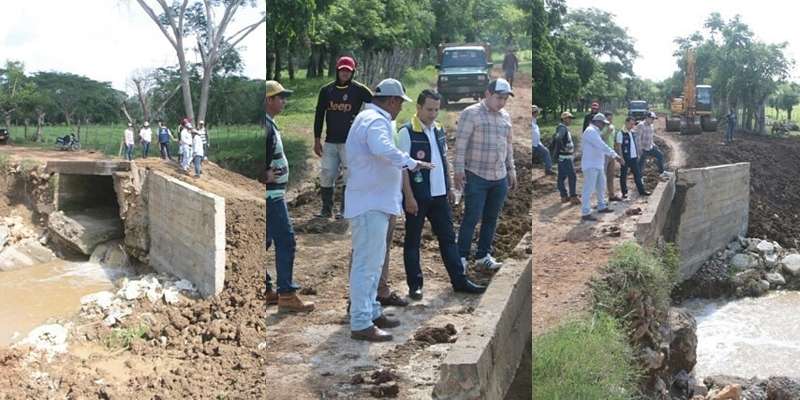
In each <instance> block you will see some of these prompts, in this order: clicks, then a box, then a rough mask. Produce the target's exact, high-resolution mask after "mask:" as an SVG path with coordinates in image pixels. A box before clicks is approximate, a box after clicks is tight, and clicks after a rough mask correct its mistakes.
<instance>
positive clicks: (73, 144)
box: [56, 133, 81, 151]
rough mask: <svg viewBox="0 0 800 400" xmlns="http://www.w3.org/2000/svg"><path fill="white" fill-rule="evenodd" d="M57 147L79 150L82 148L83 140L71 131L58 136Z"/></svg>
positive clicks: (59, 148)
mask: <svg viewBox="0 0 800 400" xmlns="http://www.w3.org/2000/svg"><path fill="white" fill-rule="evenodd" d="M56 149H58V150H68V151H78V150H80V149H81V142H80V140H78V138H77V137H75V134H74V133H71V134H69V135H66V136H64V137H58V138H56Z"/></svg>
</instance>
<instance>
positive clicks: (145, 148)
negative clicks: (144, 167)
mask: <svg viewBox="0 0 800 400" xmlns="http://www.w3.org/2000/svg"><path fill="white" fill-rule="evenodd" d="M139 140H141V141H142V157H143V158H147V156H148V154H150V142H151V141H152V140H153V131H152V130H150V122H148V121H144V126H143V127H142V129H139Z"/></svg>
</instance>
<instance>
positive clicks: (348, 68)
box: [336, 65, 356, 72]
mask: <svg viewBox="0 0 800 400" xmlns="http://www.w3.org/2000/svg"><path fill="white" fill-rule="evenodd" d="M343 69H346V70H348V71H350V72H353V71H355V70H356V69H355V68H353V67H351V66H349V65H342V66H341V67H339V68H336V70H337V71H341V70H343Z"/></svg>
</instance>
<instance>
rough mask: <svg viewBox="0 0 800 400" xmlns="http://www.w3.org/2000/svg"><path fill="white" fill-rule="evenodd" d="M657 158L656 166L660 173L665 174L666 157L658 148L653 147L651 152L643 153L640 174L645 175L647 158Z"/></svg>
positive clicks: (640, 159) (640, 160)
mask: <svg viewBox="0 0 800 400" xmlns="http://www.w3.org/2000/svg"><path fill="white" fill-rule="evenodd" d="M650 156H652V157H655V158H656V165H657V166H658V173H663V172H664V155H663V154H661V150H659V149H658V147H656V146H653V148H652V149H650V150H645V151H644V152H642V155H641V156H640V157H639V172H641V173H644V163H645V161H646V160H647V157H650Z"/></svg>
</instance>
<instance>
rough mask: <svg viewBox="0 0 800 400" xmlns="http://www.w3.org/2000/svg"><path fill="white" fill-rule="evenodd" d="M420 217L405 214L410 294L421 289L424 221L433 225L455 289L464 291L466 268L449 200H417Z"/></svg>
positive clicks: (444, 197) (440, 198)
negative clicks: (459, 250) (421, 251)
mask: <svg viewBox="0 0 800 400" xmlns="http://www.w3.org/2000/svg"><path fill="white" fill-rule="evenodd" d="M417 206H418V211H417V215H412V214H409V213H406V237H405V241H404V242H403V264H404V265H405V267H406V283H408V288H409V289H410V290H412V291H413V290H415V289H422V269H421V268H420V262H419V251H420V243H421V242H422V228H423V226H425V218H427V219H428V221H430V223H431V228H432V229H433V233H434V234H435V235H436V239H438V241H439V252H440V253H441V255H442V261H443V262H444V266H445V268H446V269H447V274H448V275H449V276H450V284H451V285H453V287H461V286H463V285H464V283H465V281H466V276H465V275H464V272H465V271H464V265H463V264H461V258H460V255H459V253H458V246H457V245H456V233H455V231H454V230H453V216H452V213H451V211H450V204H448V203H447V196H436V197H433V198H428V199H417Z"/></svg>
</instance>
